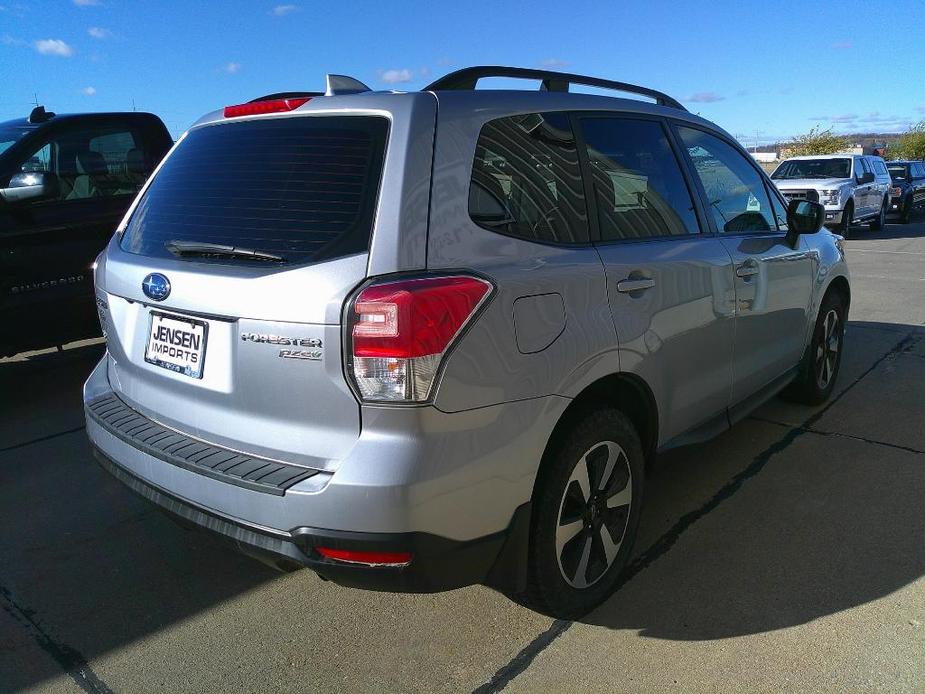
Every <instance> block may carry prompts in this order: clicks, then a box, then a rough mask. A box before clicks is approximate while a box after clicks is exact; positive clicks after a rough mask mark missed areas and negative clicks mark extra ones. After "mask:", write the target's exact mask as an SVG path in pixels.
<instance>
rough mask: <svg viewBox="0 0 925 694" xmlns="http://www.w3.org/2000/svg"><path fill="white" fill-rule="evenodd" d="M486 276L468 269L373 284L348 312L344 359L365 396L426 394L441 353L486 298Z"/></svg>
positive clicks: (397, 398) (411, 398)
mask: <svg viewBox="0 0 925 694" xmlns="http://www.w3.org/2000/svg"><path fill="white" fill-rule="evenodd" d="M491 289H492V286H491V284H490V283H489V282H487V281H486V280H483V279H479V278H477V277H471V276H468V275H453V276H448V277H424V278H417V279H407V280H393V281H384V282H377V283H375V284H372V285H370V286H368V287H366V288H365V289H363V291H361V292H360V293H359V295H358V296H357V297H356V298H355V299H354V301H353V303H352V305H351V306H350V308H349V312H348V313H349V315H348V338H349V341H348V345H347V350H348V353H347V364H348V370H349V371H350V375H351V376H352V377H353V381H354V384H355V385H356V388H357V391H358V392H359V394H360V396H361V397H362V398H363V399H364V400H379V401H387V402H420V401H423V400H427V398H428V397H430V393H431V389H432V387H433V384H434V381H435V379H436V376H437V373H438V371H439V370H440V364H441V362H442V360H443V356H444V354H446V352H447V350H448V349H449V348H450V346H451V345H452V344H453V342H454V340H455V339H456V337H457V336H458V335H459V334H460V332H461V331H462V329H463V328H464V327H465V325H466V324H467V323H468V322H469V321H470V320H471V319H472V317H473V316H474V315H475V313H476V311H478V309H479V307H480V306H481V305H482V304H483V303H484V302H485V301H486V300H487V299H488V296H489V295H490V293H491Z"/></svg>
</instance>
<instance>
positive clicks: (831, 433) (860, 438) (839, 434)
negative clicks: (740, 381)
mask: <svg viewBox="0 0 925 694" xmlns="http://www.w3.org/2000/svg"><path fill="white" fill-rule="evenodd" d="M749 419H750V420H752V421H753V422H763V423H764V424H773V425H774V426H779V427H784V428H785V429H799V430H800V431H802V432H805V433H807V434H816V435H817V436H833V437H838V438H843V439H851V440H852V441H860V442H862V443H869V444H871V445H873V446H886V447H887V448H896V449H898V450H901V451H907V452H908V453H919V454H925V451H923V450H921V449H920V448H913V447H912V446H903V445H902V444H899V443H890V442H889V441H881V440H880V439H872V438H869V437H867V436H861V435H859V434H847V433H845V432H843V431H823V430H822V429H814V428H812V427H807V426H805V425H803V424H789V423H787V422H781V421H778V420H776V419H768V418H767V417H756V416H754V415H752V416H750V417H749Z"/></svg>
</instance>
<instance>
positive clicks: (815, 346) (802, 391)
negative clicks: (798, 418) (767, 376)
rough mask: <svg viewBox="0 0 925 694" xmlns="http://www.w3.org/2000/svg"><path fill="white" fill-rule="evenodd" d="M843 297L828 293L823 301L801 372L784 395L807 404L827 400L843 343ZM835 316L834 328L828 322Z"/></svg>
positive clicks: (833, 387) (844, 313) (844, 315)
mask: <svg viewBox="0 0 925 694" xmlns="http://www.w3.org/2000/svg"><path fill="white" fill-rule="evenodd" d="M846 313H847V311H846V305H845V300H844V299H843V298H842V296H841V295H840V294H839V293H837V292H829V293H828V294H826V296H825V298H824V299H823V300H822V305H821V306H820V307H819V315H818V316H817V318H816V325H815V327H814V328H813V338H812V340H811V341H810V344H809V347H808V348H807V350H806V354H805V355H804V357H803V363H802V364H801V366H800V373H799V375H798V376H797V378H796V380H795V381H794V382H793V383H791V384H790V386H789V387H788V388H787V390H786V391H785V392H784V395H785V396H786V397H787V398H788V399H790V400H794V401H796V402H801V403H804V404H806V405H819V404H822V403H823V402H825V401H826V400H828V399H829V397H830V396H831V395H832V391H833V390H834V389H835V381H836V380H837V379H838V370H839V367H840V366H841V357H842V352H844V344H845V323H846V321H847V315H846ZM833 315H834V316H835V320H836V322H835V325H834V327H833V326H832V324H831V320H832V316H833Z"/></svg>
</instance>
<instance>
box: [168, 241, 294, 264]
mask: <svg viewBox="0 0 925 694" xmlns="http://www.w3.org/2000/svg"><path fill="white" fill-rule="evenodd" d="M164 247H165V248H166V249H167V250H168V251H170V252H171V253H173V254H174V255H178V256H180V257H183V256H190V255H198V256H210V257H213V258H243V259H245V260H268V261H271V262H274V263H285V262H286V259H285V258H284V257H283V256H281V255H277V254H276V253H269V252H268V251H258V250H256V249H254V248H240V247H238V246H227V245H225V244H222V243H209V242H207V241H167V242H166V243H165V244H164Z"/></svg>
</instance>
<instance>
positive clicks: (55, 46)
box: [32, 39, 74, 58]
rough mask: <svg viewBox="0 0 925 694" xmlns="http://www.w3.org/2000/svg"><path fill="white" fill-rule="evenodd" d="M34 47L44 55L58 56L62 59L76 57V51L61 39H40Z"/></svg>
mask: <svg viewBox="0 0 925 694" xmlns="http://www.w3.org/2000/svg"><path fill="white" fill-rule="evenodd" d="M32 45H33V46H35V50H37V51H38V52H39V53H41V54H42V55H57V56H61V57H62V58H70V57H71V56H72V55H74V49H73V48H71V47H70V46H68V45H67V44H66V43H65V42H64V41H62V40H61V39H39V40H38V41H36V42H35V43H33V44H32Z"/></svg>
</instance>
